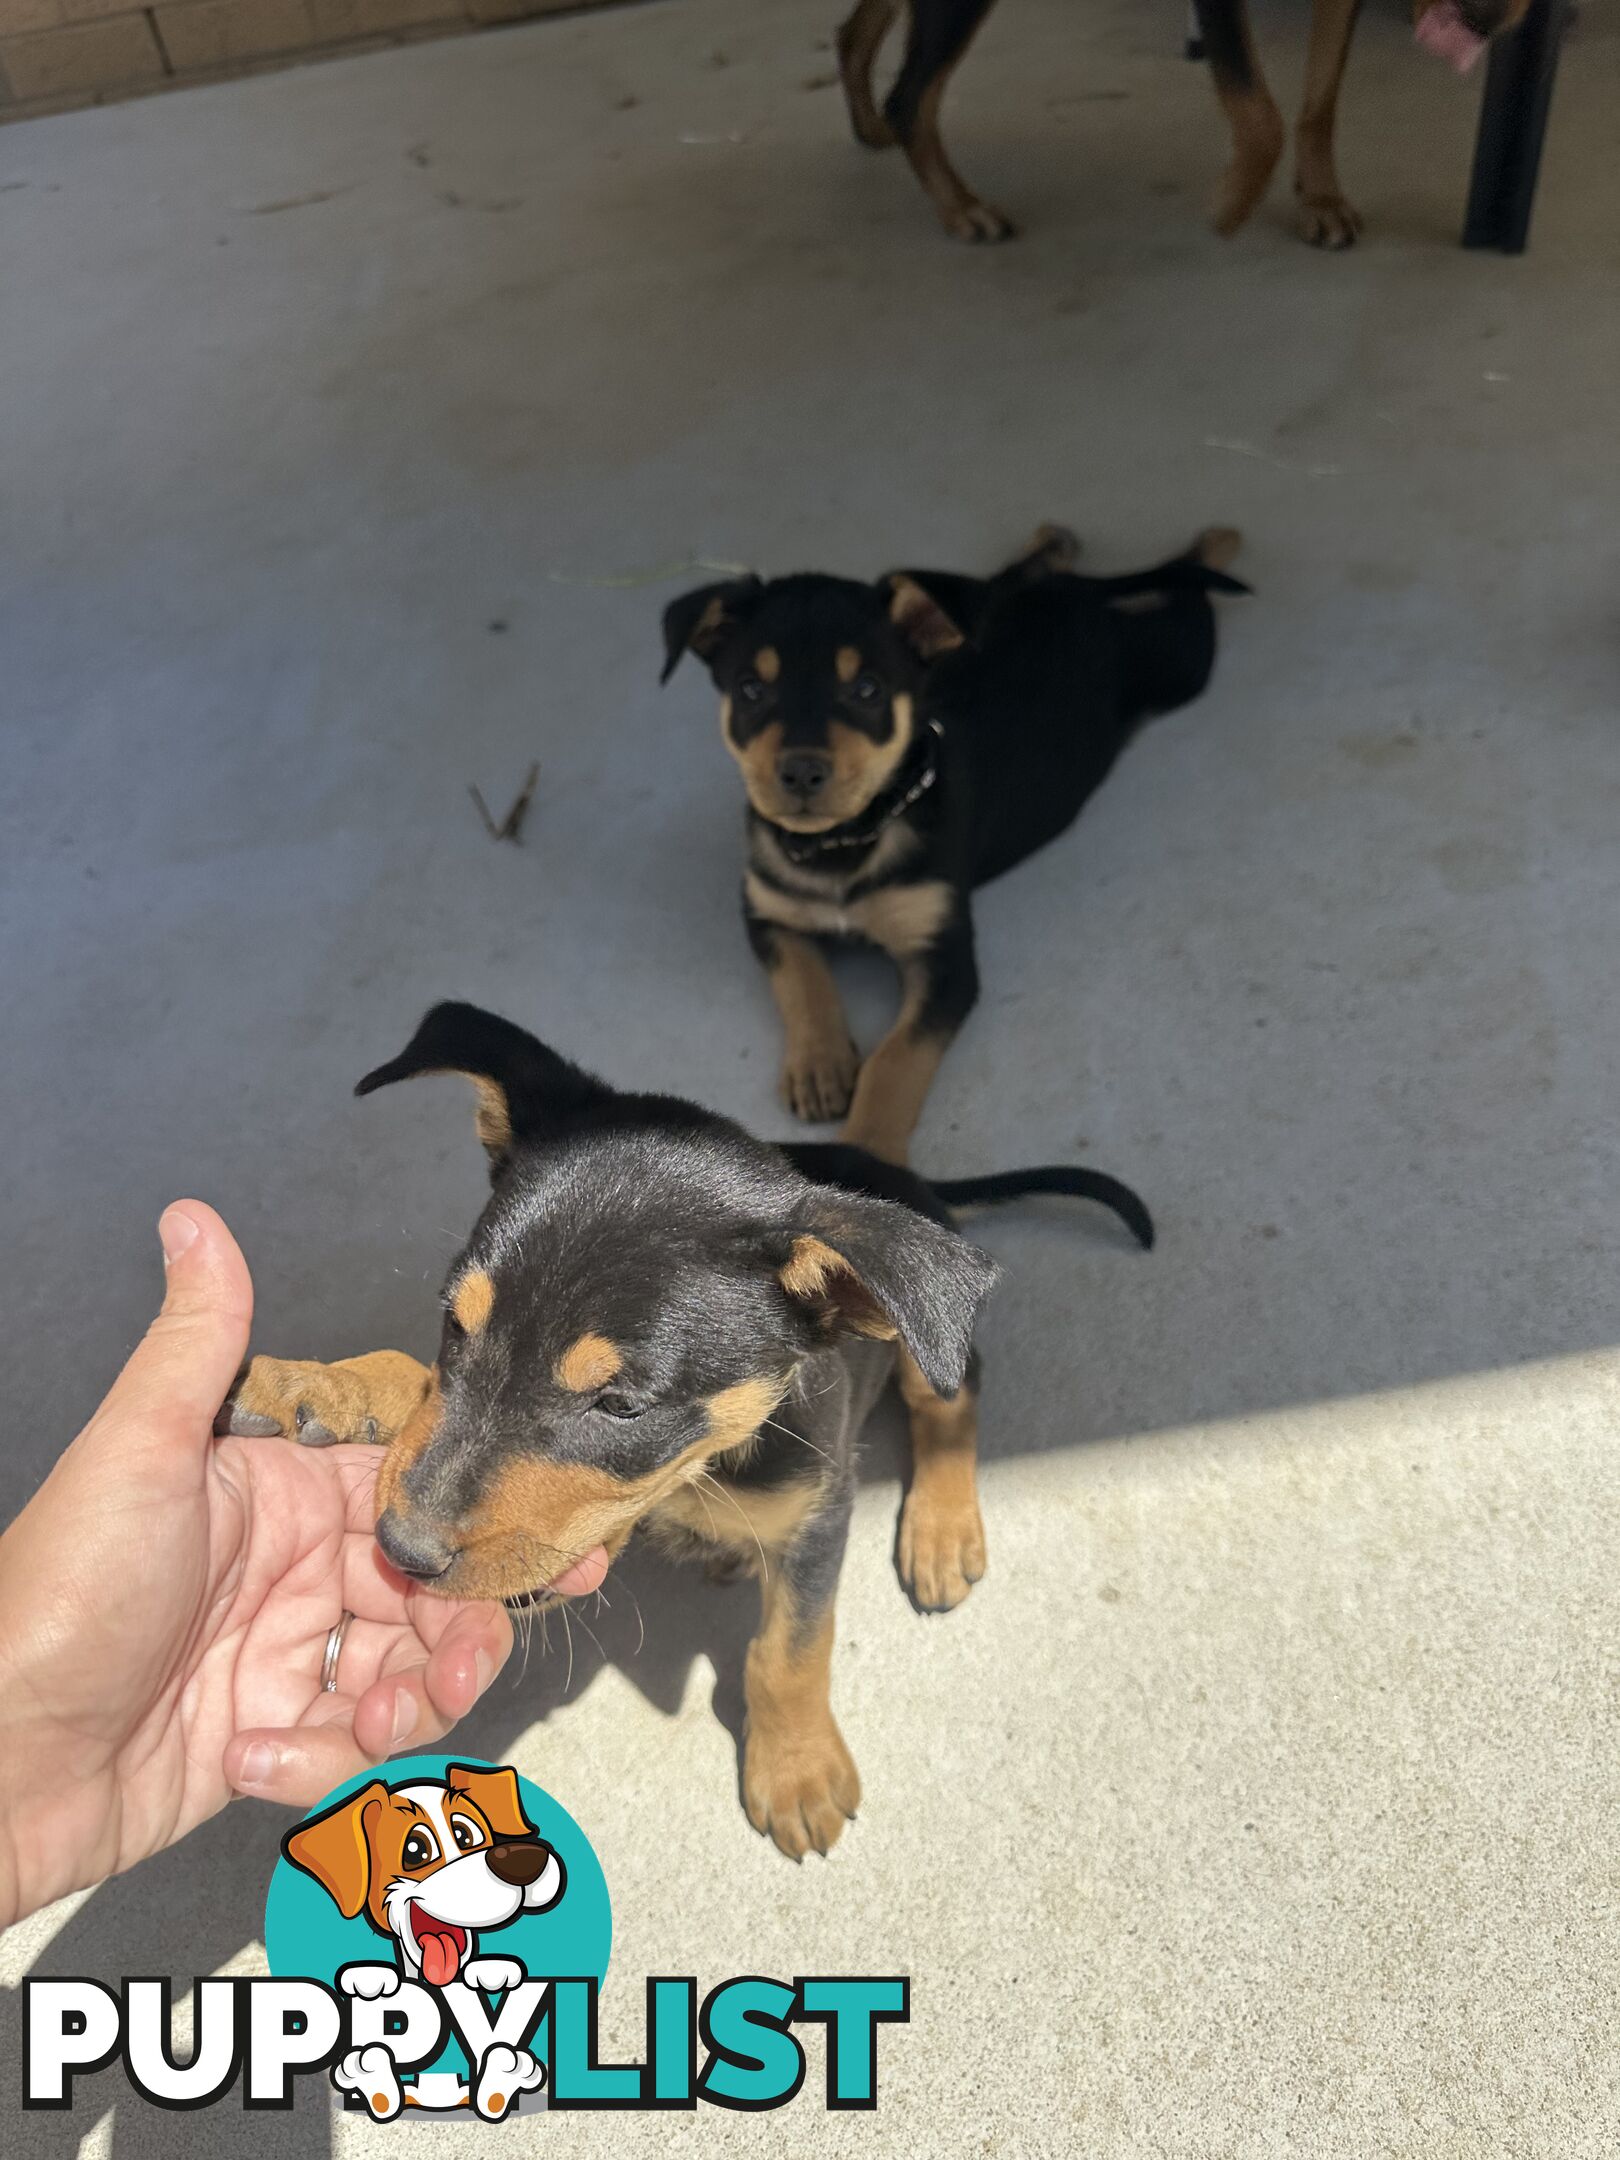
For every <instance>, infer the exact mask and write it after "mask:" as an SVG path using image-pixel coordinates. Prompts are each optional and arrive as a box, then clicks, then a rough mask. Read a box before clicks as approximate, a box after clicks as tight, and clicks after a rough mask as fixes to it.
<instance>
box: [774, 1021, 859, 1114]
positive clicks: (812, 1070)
mask: <svg viewBox="0 0 1620 2160" xmlns="http://www.w3.org/2000/svg"><path fill="white" fill-rule="evenodd" d="M860 1069H861V1055H860V1052H859V1051H858V1050H857V1049H856V1047H855V1045H854V1044H853V1043H852V1042H847V1041H846V1042H842V1043H837V1042H831V1043H817V1044H815V1045H813V1046H812V1047H811V1048H809V1049H805V1050H798V1051H790V1052H789V1053H788V1057H787V1060H786V1062H785V1063H784V1065H783V1067H782V1099H783V1101H784V1102H785V1103H786V1104H787V1106H788V1108H789V1109H790V1110H791V1111H792V1112H793V1115H794V1116H795V1117H796V1118H802V1119H803V1120H804V1122H805V1123H806V1124H808V1125H825V1124H830V1123H831V1122H832V1120H833V1119H834V1118H841V1117H842V1116H843V1115H844V1113H845V1111H846V1110H847V1109H848V1108H849V1105H850V1098H851V1097H852V1096H853V1094H854V1093H855V1081H856V1078H857V1076H858V1075H859V1073H860Z"/></svg>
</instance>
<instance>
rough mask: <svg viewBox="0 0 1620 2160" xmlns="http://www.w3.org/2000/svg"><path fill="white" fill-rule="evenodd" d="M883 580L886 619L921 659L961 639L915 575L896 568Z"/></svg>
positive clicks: (930, 658)
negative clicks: (886, 611)
mask: <svg viewBox="0 0 1620 2160" xmlns="http://www.w3.org/2000/svg"><path fill="white" fill-rule="evenodd" d="M884 582H885V583H886V584H887V586H888V589H889V620H890V621H891V622H892V623H893V624H894V626H895V628H896V629H897V630H898V631H899V632H900V635H901V636H902V637H903V638H904V639H905V641H906V643H907V644H908V645H910V646H911V648H912V650H913V651H914V652H917V653H920V654H921V656H922V657H923V659H924V660H932V659H934V658H935V657H936V655H937V654H939V653H942V652H951V651H952V650H954V648H955V647H956V646H958V645H961V644H963V643H964V642H965V640H964V639H963V636H962V633H961V631H960V630H959V629H958V628H957V626H956V624H955V623H953V622H952V621H951V618H950V617H949V616H948V615H947V614H946V612H945V610H944V609H943V608H942V607H941V606H940V604H939V602H938V601H937V600H936V599H935V598H934V596H933V594H932V593H930V592H924V590H923V588H922V587H921V586H920V585H919V584H918V583H917V580H916V579H915V578H911V577H907V576H906V574H905V572H904V571H903V570H896V571H894V572H892V573H891V574H890V576H889V577H888V578H886V579H885V581H884Z"/></svg>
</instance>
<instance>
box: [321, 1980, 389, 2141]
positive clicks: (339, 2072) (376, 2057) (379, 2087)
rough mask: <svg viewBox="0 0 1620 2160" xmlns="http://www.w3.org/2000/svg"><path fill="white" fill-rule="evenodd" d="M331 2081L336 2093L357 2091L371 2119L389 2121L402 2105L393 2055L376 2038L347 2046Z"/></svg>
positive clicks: (334, 2068)
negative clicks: (369, 2043)
mask: <svg viewBox="0 0 1620 2160" xmlns="http://www.w3.org/2000/svg"><path fill="white" fill-rule="evenodd" d="M351 1970H352V1968H351ZM332 2083H333V2084H334V2085H335V2086H336V2087H337V2089H338V2091H339V2092H348V2093H357V2094H358V2095H359V2097H360V2098H361V2099H362V2100H363V2101H364V2102H365V2104H366V2110H367V2113H368V2114H369V2115H370V2117H371V2119H372V2121H373V2122H392V2121H393V2119H394V2117H395V2116H396V2115H397V2114H398V2113H399V2111H400V2109H401V2108H402V2107H403V2106H404V2105H405V2096H404V2094H403V2093H402V2092H401V2091H400V2089H399V2072H398V2071H397V2070H396V2069H395V2068H394V2058H393V2056H392V2055H390V2054H389V2052H388V2050H387V2048H385V2047H383V2046H381V2045H380V2044H379V2043H377V2042H376V2041H373V2043H372V2044H371V2046H370V2047H360V2048H350V2050H349V2052H348V2054H347V2055H345V2056H344V2057H343V2059H342V2060H341V2061H340V2062H337V2063H334V2064H333V2066H332Z"/></svg>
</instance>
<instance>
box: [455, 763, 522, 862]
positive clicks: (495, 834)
mask: <svg viewBox="0 0 1620 2160" xmlns="http://www.w3.org/2000/svg"><path fill="white" fill-rule="evenodd" d="M539 784H540V767H539V765H538V764H534V765H531V766H530V767H529V772H528V777H527V779H526V780H525V781H524V783H523V785H522V787H520V788H519V789H518V792H517V795H516V797H515V799H514V801H513V803H512V807H511V809H510V810H508V811H507V813H506V815H505V817H503V818H502V819H501V821H500V823H499V824H498V825H497V824H496V822H495V820H494V818H492V817H491V816H490V814H489V805H488V803H487V802H485V800H484V798H483V796H482V794H481V793H480V792H479V790H478V789H477V788H476V787H474V786H473V785H472V784H471V783H470V782H469V783H468V787H467V793H468V794H469V795H470V796H471V797H472V799H473V808H474V809H475V810H476V811H477V812H478V815H479V816H480V817H481V818H482V819H483V821H484V830H485V832H487V833H488V834H489V837H490V838H491V839H492V840H510V841H513V842H514V843H516V842H520V841H521V840H522V838H523V821H524V819H525V818H526V817H527V816H528V814H529V805H530V803H532V802H533V801H534V791H535V789H536V787H538V785H539Z"/></svg>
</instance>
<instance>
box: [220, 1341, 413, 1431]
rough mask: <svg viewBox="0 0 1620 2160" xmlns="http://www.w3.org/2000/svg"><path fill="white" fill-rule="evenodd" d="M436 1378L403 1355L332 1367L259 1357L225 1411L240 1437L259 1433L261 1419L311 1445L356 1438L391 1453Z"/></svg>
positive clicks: (379, 1354)
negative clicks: (255, 1422) (256, 1422)
mask: <svg viewBox="0 0 1620 2160" xmlns="http://www.w3.org/2000/svg"><path fill="white" fill-rule="evenodd" d="M431 1378H432V1375H431V1373H430V1372H429V1370H428V1368H427V1366H425V1365H421V1364H419V1363H418V1362H417V1360H416V1359H415V1358H411V1357H407V1356H406V1355H405V1353H404V1351H403V1350H371V1351H368V1352H367V1353H366V1355H365V1356H364V1357H355V1358H342V1359H340V1360H339V1361H338V1362H337V1363H336V1364H335V1365H318V1364H315V1363H313V1362H311V1361H308V1360H305V1359H300V1358H271V1357H256V1358H254V1359H253V1360H252V1361H251V1363H250V1364H249V1366H248V1369H247V1371H246V1372H245V1373H244V1374H243V1376H242V1378H241V1381H240V1382H239V1383H238V1385H237V1387H236V1389H235V1390H234V1392H233V1394H232V1396H231V1401H230V1404H229V1405H228V1406H227V1407H228V1408H229V1410H230V1411H231V1414H232V1416H233V1418H234V1419H235V1420H236V1421H237V1422H236V1423H235V1426H234V1428H233V1429H235V1430H237V1431H247V1432H252V1431H254V1430H256V1429H258V1428H256V1427H255V1425H253V1424H250V1423H248V1422H247V1421H248V1420H261V1419H262V1420H265V1421H267V1422H268V1423H269V1424H271V1425H273V1426H274V1427H275V1428H276V1429H277V1430H278V1431H280V1432H281V1433H283V1434H285V1436H286V1437H287V1438H288V1439H289V1440H297V1439H302V1438H304V1437H305V1435H306V1434H307V1435H309V1436H310V1437H309V1438H308V1439H307V1440H306V1445H310V1446H320V1447H330V1446H331V1444H332V1443H333V1441H338V1440H343V1441H349V1440H358V1441H364V1442H376V1443H377V1444H378V1445H379V1446H384V1447H386V1446H387V1445H388V1444H389V1443H390V1442H391V1441H392V1440H393V1439H394V1437H395V1435H396V1434H397V1433H398V1432H399V1431H400V1429H401V1428H402V1427H403V1426H404V1425H405V1424H406V1423H408V1421H409V1420H410V1418H411V1416H412V1414H413V1413H414V1412H415V1410H416V1409H417V1407H418V1405H419V1404H420V1403H421V1401H422V1398H423V1396H424V1395H425V1394H426V1392H427V1388H428V1383H429V1381H430V1380H431Z"/></svg>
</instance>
